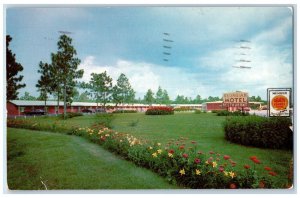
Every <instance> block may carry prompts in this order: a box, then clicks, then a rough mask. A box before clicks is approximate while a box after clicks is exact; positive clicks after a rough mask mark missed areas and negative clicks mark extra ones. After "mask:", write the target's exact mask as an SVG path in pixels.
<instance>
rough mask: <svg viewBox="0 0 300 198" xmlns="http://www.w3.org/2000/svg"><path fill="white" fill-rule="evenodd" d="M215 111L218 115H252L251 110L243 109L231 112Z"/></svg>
mask: <svg viewBox="0 0 300 198" xmlns="http://www.w3.org/2000/svg"><path fill="white" fill-rule="evenodd" d="M213 113H217V116H248V115H250V114H249V112H242V111H234V112H230V111H227V110H220V111H215V112H213Z"/></svg>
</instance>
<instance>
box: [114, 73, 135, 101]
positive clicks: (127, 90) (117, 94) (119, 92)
mask: <svg viewBox="0 0 300 198" xmlns="http://www.w3.org/2000/svg"><path fill="white" fill-rule="evenodd" d="M112 97H113V101H114V102H115V103H116V104H119V103H132V102H133V101H134V97H135V91H134V90H133V88H132V87H131V85H130V83H129V79H128V78H127V77H126V75H125V74H123V73H121V74H120V76H119V78H118V79H117V84H116V85H115V86H114V87H113V93H112Z"/></svg>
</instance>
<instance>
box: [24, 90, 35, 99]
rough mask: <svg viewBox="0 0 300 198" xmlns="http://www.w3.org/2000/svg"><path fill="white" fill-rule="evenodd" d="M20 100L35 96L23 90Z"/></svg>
mask: <svg viewBox="0 0 300 198" xmlns="http://www.w3.org/2000/svg"><path fill="white" fill-rule="evenodd" d="M20 100H36V97H34V96H32V95H30V93H29V92H27V91H25V93H24V95H23V96H21V97H20Z"/></svg>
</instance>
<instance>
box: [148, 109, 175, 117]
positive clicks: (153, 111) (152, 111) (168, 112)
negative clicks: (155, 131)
mask: <svg viewBox="0 0 300 198" xmlns="http://www.w3.org/2000/svg"><path fill="white" fill-rule="evenodd" d="M171 114H174V109H173V108H172V107H151V108H149V109H147V111H146V115H171Z"/></svg>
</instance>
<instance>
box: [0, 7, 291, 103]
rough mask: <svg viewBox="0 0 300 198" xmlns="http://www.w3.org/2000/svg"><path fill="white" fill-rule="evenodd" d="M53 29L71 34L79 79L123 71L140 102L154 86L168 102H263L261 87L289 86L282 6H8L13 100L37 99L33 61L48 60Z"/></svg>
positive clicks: (286, 15)
mask: <svg viewBox="0 0 300 198" xmlns="http://www.w3.org/2000/svg"><path fill="white" fill-rule="evenodd" d="M60 30H64V31H70V32H72V34H71V35H70V36H71V37H72V38H73V44H74V46H75V48H76V49H77V54H78V57H79V58H80V59H81V64H80V66H79V68H80V69H84V70H85V74H84V77H83V79H82V80H84V81H89V79H90V73H92V72H96V73H100V72H103V71H107V72H108V74H109V75H110V76H111V77H112V78H113V79H114V80H116V79H117V78H118V76H119V75H120V74H121V73H125V74H126V75H127V76H128V78H129V80H130V82H131V84H132V86H133V88H134V89H135V91H136V92H137V94H136V95H137V97H141V98H142V97H143V96H144V95H145V92H146V91H147V89H152V90H153V91H155V92H156V90H157V88H158V86H161V87H162V88H163V89H166V90H167V91H168V93H169V95H170V96H171V99H174V98H175V97H176V95H178V94H180V95H185V96H188V97H192V98H194V97H195V96H196V95H198V94H199V95H201V96H202V97H203V98H205V97H208V96H219V97H221V96H222V94H223V93H225V92H230V91H236V90H241V91H247V92H249V95H251V96H252V95H256V96H257V95H260V96H261V97H262V98H264V99H266V90H267V88H274V87H278V88H279V87H284V88H285V87H292V86H293V81H292V78H293V11H292V10H291V9H290V8H288V7H161V6H152V7H142V6H138V7H133V6H127V7H101V6H99V7H96V6H95V7H71V6H69V7H47V6H44V7H34V8H30V7H28V6H27V7H8V8H7V9H6V34H9V35H11V36H12V38H13V40H12V42H11V44H10V45H11V46H10V47H11V49H12V51H13V52H14V53H15V54H16V58H17V61H18V62H20V63H21V64H22V65H23V67H24V71H23V72H22V74H23V75H24V82H25V83H26V85H27V86H26V87H25V88H23V89H22V90H20V93H21V94H20V95H19V96H21V95H23V93H24V92H25V91H28V92H30V93H31V94H32V95H34V96H38V95H39V94H38V93H37V90H36V88H35V84H36V83H37V80H38V79H39V75H38V74H37V70H38V63H39V61H45V62H50V53H51V52H55V51H56V50H57V45H56V43H57V40H58V37H59V33H58V31H60ZM164 32H167V33H169V34H170V35H169V36H167V35H164V34H163V33H164ZM164 38H165V39H169V40H173V41H174V42H172V43H166V42H164V41H163V39H164ZM240 40H248V41H250V43H245V42H239V41H240ZM166 44H168V45H170V46H171V47H172V48H171V49H165V48H163V45H166ZM241 46H246V47H250V48H251V49H245V48H240V47H241ZM163 52H168V53H170V55H164V54H163ZM241 54H246V55H241ZM166 57H168V60H169V61H167V62H166V61H164V60H163V59H165V58H166ZM238 60H250V61H251V62H246V63H245V62H244V63H243V64H244V65H245V64H246V65H245V66H250V67H251V69H238V68H234V67H232V66H237V65H240V64H241V62H239V61H238Z"/></svg>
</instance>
